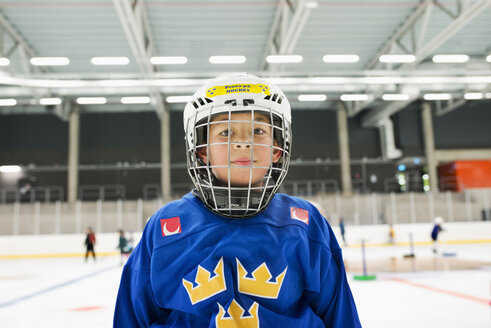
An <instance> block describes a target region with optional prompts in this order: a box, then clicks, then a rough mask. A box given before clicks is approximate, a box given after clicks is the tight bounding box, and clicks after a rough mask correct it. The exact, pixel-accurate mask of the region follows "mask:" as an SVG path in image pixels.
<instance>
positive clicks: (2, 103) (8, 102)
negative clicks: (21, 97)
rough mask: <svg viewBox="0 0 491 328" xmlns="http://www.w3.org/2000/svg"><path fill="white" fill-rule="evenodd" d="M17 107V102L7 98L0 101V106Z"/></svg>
mask: <svg viewBox="0 0 491 328" xmlns="http://www.w3.org/2000/svg"><path fill="white" fill-rule="evenodd" d="M15 105H17V100H15V99H11V98H7V99H0V106H15Z"/></svg>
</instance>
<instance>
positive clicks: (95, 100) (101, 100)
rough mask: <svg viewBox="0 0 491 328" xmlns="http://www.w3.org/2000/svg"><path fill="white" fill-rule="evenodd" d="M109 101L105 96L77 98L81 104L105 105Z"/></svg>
mask: <svg viewBox="0 0 491 328" xmlns="http://www.w3.org/2000/svg"><path fill="white" fill-rule="evenodd" d="M105 103H107V99H106V98H105V97H79V98H77V104H79V105H103V104H105Z"/></svg>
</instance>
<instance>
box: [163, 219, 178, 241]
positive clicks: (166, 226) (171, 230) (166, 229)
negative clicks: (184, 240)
mask: <svg viewBox="0 0 491 328" xmlns="http://www.w3.org/2000/svg"><path fill="white" fill-rule="evenodd" d="M160 228H161V230H162V236H164V237H167V236H172V235H175V234H178V233H181V232H182V230H181V221H180V220H179V217H178V216H176V217H175V218H170V219H161V220H160Z"/></svg>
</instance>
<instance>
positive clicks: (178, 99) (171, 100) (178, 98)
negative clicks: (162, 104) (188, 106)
mask: <svg viewBox="0 0 491 328" xmlns="http://www.w3.org/2000/svg"><path fill="white" fill-rule="evenodd" d="M165 100H167V102H168V103H187V102H188V101H189V100H191V96H169V97H167V98H166V99H165Z"/></svg>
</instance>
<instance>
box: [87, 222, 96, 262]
mask: <svg viewBox="0 0 491 328" xmlns="http://www.w3.org/2000/svg"><path fill="white" fill-rule="evenodd" d="M94 245H95V233H94V230H92V228H91V227H88V228H87V234H86V235H85V246H86V247H87V251H86V253H85V262H87V259H88V258H89V253H90V252H92V257H93V258H94V261H95V252H94Z"/></svg>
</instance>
